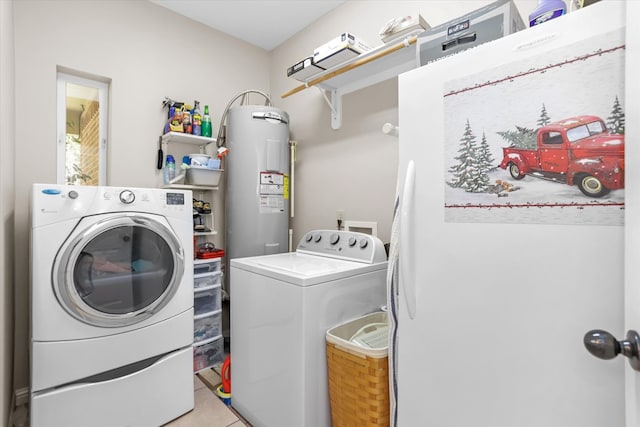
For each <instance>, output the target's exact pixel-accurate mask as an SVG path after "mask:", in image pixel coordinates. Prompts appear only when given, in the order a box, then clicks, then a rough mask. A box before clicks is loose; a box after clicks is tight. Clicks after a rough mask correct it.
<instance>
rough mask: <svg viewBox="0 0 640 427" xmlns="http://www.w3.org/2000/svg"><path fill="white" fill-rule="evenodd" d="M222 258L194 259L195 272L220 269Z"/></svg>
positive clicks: (201, 272)
mask: <svg viewBox="0 0 640 427" xmlns="http://www.w3.org/2000/svg"><path fill="white" fill-rule="evenodd" d="M221 262H222V261H221V259H220V258H211V259H196V260H194V261H193V274H203V273H213V272H215V271H220V270H221V268H220V265H221Z"/></svg>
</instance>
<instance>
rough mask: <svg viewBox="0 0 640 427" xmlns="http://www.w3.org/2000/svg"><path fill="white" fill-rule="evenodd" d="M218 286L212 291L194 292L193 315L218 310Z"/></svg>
mask: <svg viewBox="0 0 640 427" xmlns="http://www.w3.org/2000/svg"><path fill="white" fill-rule="evenodd" d="M220 303H221V301H220V285H218V286H216V287H215V288H213V289H206V290H203V291H195V292H194V293H193V314H194V315H195V316H199V315H201V314H205V313H209V314H211V313H213V312H214V311H217V310H220Z"/></svg>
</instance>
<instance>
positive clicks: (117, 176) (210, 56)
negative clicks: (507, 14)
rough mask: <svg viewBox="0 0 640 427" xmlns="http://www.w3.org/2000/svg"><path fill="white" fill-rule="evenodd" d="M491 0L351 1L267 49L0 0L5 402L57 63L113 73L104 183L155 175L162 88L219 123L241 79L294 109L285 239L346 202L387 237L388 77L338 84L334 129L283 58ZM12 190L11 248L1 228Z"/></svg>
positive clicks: (153, 20) (50, 150) (126, 13)
mask: <svg viewBox="0 0 640 427" xmlns="http://www.w3.org/2000/svg"><path fill="white" fill-rule="evenodd" d="M489 2H490V1H484V0H478V1H472V0H459V1H454V0H444V1H348V2H347V3H345V4H344V5H342V6H341V7H339V8H338V9H336V10H334V11H333V12H331V13H329V14H327V15H325V16H324V17H322V18H321V19H320V20H318V21H317V22H316V23H314V24H313V25H311V26H310V27H308V28H307V29H305V30H304V31H302V32H301V33H300V34H298V35H296V36H295V37H293V38H292V39H290V40H288V41H287V42H285V43H284V44H283V45H281V46H279V47H278V48H276V49H275V50H273V51H272V52H265V51H263V50H261V49H258V48H255V47H252V46H250V45H248V44H246V43H244V42H241V41H239V40H237V39H234V38H231V37H229V36H226V35H224V34H222V33H219V32H216V31H214V30H211V29H208V28H205V27H204V26H202V25H201V24H198V23H195V22H193V21H189V20H187V19H186V18H182V17H180V16H178V15H175V14H173V13H172V12H170V11H168V10H166V9H164V8H161V7H159V6H156V5H154V4H152V3H149V2H146V1H142V0H137V1H129V2H120V1H118V2H114V1H111V0H105V1H93V0H92V1H88V0H87V1H83V2H78V1H60V0H48V1H44V0H41V1H33V0H15V1H14V2H13V3H12V2H7V1H2V0H0V12H2V30H1V34H0V37H1V39H2V64H3V68H2V72H3V74H2V89H3V91H2V94H3V96H2V104H1V107H2V113H3V114H1V115H0V120H1V122H0V123H2V126H0V131H1V132H2V134H1V135H2V145H1V146H0V150H1V151H0V169H2V184H1V185H0V198H2V207H3V208H2V211H0V212H1V213H2V218H3V223H2V227H0V233H1V236H2V238H3V241H4V242H5V246H6V245H9V248H10V250H9V251H8V252H9V253H4V254H3V256H2V257H0V263H3V265H2V267H4V268H3V271H4V272H5V273H4V275H3V276H2V279H1V280H2V282H1V283H0V289H3V294H4V296H5V299H4V300H3V302H2V304H3V306H2V309H3V310H5V311H3V312H2V316H0V339H1V340H2V341H3V343H4V345H5V348H7V347H8V348H9V350H5V351H3V352H2V356H1V357H2V360H1V361H0V367H1V368H2V369H3V375H2V378H3V380H2V389H1V390H0V400H2V401H3V409H4V408H6V407H7V404H8V399H9V397H10V395H11V392H12V391H11V387H12V386H11V384H10V379H9V378H10V376H11V372H10V369H9V366H10V363H11V354H12V351H11V350H10V348H11V344H10V342H11V335H12V328H13V325H12V314H11V304H10V302H9V301H12V297H11V295H12V294H13V288H12V286H13V282H14V280H13V278H12V276H11V275H10V271H11V266H12V265H13V263H15V312H16V315H15V330H16V343H15V358H16V363H15V373H16V381H15V387H17V388H19V387H24V386H27V385H28V382H29V378H28V331H29V329H28V298H29V295H28V285H29V282H28V235H29V230H28V224H29V222H28V212H29V211H28V209H29V192H30V186H31V184H32V183H34V182H54V181H55V163H54V162H53V161H51V162H43V161H41V160H40V161H38V160H37V159H53V158H54V157H55V150H56V148H55V147H56V145H55V141H56V128H55V126H56V114H55V113H56V111H55V109H56V102H55V97H56V93H55V90H56V85H55V75H56V66H63V67H67V68H71V69H75V70H79V71H83V72H87V73H90V74H94V75H97V76H102V77H105V78H108V79H110V80H111V93H110V117H109V120H110V128H109V141H110V147H109V171H108V173H109V180H108V184H109V185H127V186H140V187H154V186H158V185H160V183H161V176H160V175H159V173H158V171H156V170H155V163H156V152H157V140H158V135H159V133H160V131H161V129H162V123H163V119H164V117H165V116H164V114H165V112H164V111H163V110H161V101H162V99H163V97H164V96H169V97H171V98H174V99H177V100H183V101H187V102H191V101H193V100H194V99H198V100H199V101H201V103H202V105H204V104H209V105H210V108H211V110H212V113H213V122H214V123H213V124H214V134H215V133H216V132H217V127H218V123H219V120H220V115H221V114H222V111H223V109H224V107H225V106H226V104H227V103H228V102H229V101H230V100H231V99H232V98H233V97H234V96H235V95H237V94H238V93H240V92H241V91H243V90H246V89H257V90H261V91H270V92H271V94H272V98H273V102H274V105H276V106H277V107H280V108H283V109H284V110H286V111H287V112H288V113H289V114H290V116H291V134H292V138H293V139H296V140H297V141H298V143H299V150H298V161H297V166H296V199H295V200H296V204H295V213H296V216H295V219H294V221H293V228H294V238H293V241H294V242H297V241H298V240H299V239H300V237H301V236H302V234H303V233H305V232H306V231H308V230H310V229H317V228H334V227H335V225H336V221H335V220H336V211H337V210H343V211H344V212H345V215H346V219H351V220H365V221H377V222H378V232H379V236H380V237H381V238H382V240H383V241H385V242H386V241H388V240H389V234H390V228H391V220H392V205H393V200H394V195H395V186H396V174H397V140H396V139H395V138H393V137H389V136H385V135H383V134H382V133H381V127H382V125H383V124H384V123H385V122H391V123H394V124H397V123H398V117H397V116H398V111H397V96H398V95H397V87H396V82H397V80H396V79H391V80H389V81H387V82H383V83H379V84H377V85H374V86H371V87H369V88H366V89H362V90H360V91H357V92H354V93H352V94H349V95H346V96H345V97H344V98H343V125H342V128H341V129H339V130H332V129H331V126H330V115H329V107H328V106H327V105H326V103H325V101H324V99H323V98H322V95H321V94H320V92H319V91H318V90H317V89H315V88H310V89H307V90H305V91H303V92H301V93H298V94H296V95H293V96H291V97H289V98H286V99H281V98H280V95H281V94H282V93H284V92H286V91H287V90H289V89H291V88H293V87H295V86H297V85H298V82H297V81H296V80H293V79H290V78H287V77H286V69H287V67H288V66H290V65H292V64H294V63H296V62H298V61H299V60H300V59H302V58H304V57H306V56H309V55H310V54H311V53H312V52H313V49H314V48H315V47H317V46H319V45H321V44H323V43H324V42H326V41H328V40H329V39H331V38H333V37H334V36H336V35H338V34H340V33H341V32H343V31H350V32H353V33H355V34H357V35H358V36H359V37H362V38H363V39H364V40H366V41H368V42H369V43H370V44H371V45H373V46H377V45H379V44H381V42H380V39H379V37H378V30H379V29H380V27H382V25H383V24H384V23H385V22H386V21H388V20H389V19H391V18H395V17H398V16H403V15H410V14H416V13H420V14H422V16H423V17H424V18H425V19H426V20H427V21H428V22H429V23H430V24H431V25H432V26H435V25H438V24H440V23H442V22H446V21H448V20H450V19H453V18H455V17H456V16H460V15H461V14H463V13H466V12H468V11H471V10H474V9H477V8H478V7H480V6H482V5H484V4H487V3H489ZM536 3H537V0H516V4H517V5H518V7H519V8H520V10H521V11H522V14H523V15H525V14H526V13H528V12H529V11H530V10H533V9H534V8H535V5H536ZM12 5H13V12H14V15H15V21H14V23H13V29H15V102H14V100H13V98H11V97H10V96H9V97H7V96H5V94H6V93H7V91H6V90H5V89H7V88H11V87H13V85H12V81H11V79H10V78H12V75H11V70H10V69H11V64H9V66H8V70H9V71H7V70H6V69H5V68H6V67H5V62H6V61H9V63H10V62H11V54H10V53H9V52H8V50H12V48H13V43H12V41H11V38H12V36H13V32H12V27H11V25H10V22H7V19H6V18H5V15H6V13H7V12H9V14H10V12H11V8H12ZM5 24H7V25H5ZM6 36H8V37H6ZM5 47H6V48H7V49H5ZM7 73H8V74H7ZM5 75H7V76H6V77H5ZM7 77H9V79H8V78H7ZM260 101H261V100H259V99H256V102H260ZM13 111H16V112H19V113H16V115H15V124H16V125H15V145H14V143H13V130H12V129H13V127H12V126H11V124H12V123H13V120H12V113H13ZM5 125H6V126H5ZM191 150H193V149H191ZM14 151H15V164H16V165H17V166H16V168H15V202H13V200H14V186H13V182H14V181H13V169H12V167H13V164H14V163H13V162H12V161H10V160H8V159H12V158H13V152H14ZM187 152H192V151H189V149H188V148H186V149H184V148H183V152H174V154H177V155H179V156H181V155H182V154H186V153H187ZM35 153H38V155H37V157H36V156H35ZM218 197H221V195H219V196H218ZM5 202H7V203H5ZM14 204H15V257H14V256H13V254H12V253H11V249H13V246H12V243H11V242H12V241H11V240H10V238H11V235H12V233H13V230H14V229H13V227H12V224H11V223H10V222H11V221H13V216H12V213H13V209H12V208H13V205H14ZM214 209H215V211H214V212H215V213H216V215H217V216H216V223H217V224H221V223H222V221H221V216H222V212H221V206H220V204H219V203H218V204H216V203H215V202H214ZM7 219H8V220H9V223H7V222H6V220H7ZM221 239H222V236H221V235H220V236H218V237H217V238H216V244H218V245H222V243H223V242H222V240H221ZM7 298H9V299H7ZM5 373H6V374H7V375H4V374H5ZM2 414H3V412H2V411H0V415H2ZM5 419H6V417H5Z"/></svg>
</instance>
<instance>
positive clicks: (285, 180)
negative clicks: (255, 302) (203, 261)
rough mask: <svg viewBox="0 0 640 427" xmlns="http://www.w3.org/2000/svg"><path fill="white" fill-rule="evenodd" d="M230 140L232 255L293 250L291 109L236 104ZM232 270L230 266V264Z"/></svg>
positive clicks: (229, 247) (230, 113)
mask: <svg viewBox="0 0 640 427" xmlns="http://www.w3.org/2000/svg"><path fill="white" fill-rule="evenodd" d="M226 145H227V147H228V148H229V155H228V156H227V158H226V172H227V176H226V184H227V191H226V206H227V209H226V225H227V235H226V261H227V266H228V265H229V260H231V259H233V258H243V257H248V256H257V255H268V254H275V253H280V252H286V251H287V250H288V246H289V244H288V242H289V237H288V235H289V232H288V230H289V115H288V114H287V113H286V112H284V111H282V110H280V109H278V108H274V107H270V106H260V105H241V106H236V107H233V108H230V109H229V111H228V117H227V130H226ZM227 271H229V269H227Z"/></svg>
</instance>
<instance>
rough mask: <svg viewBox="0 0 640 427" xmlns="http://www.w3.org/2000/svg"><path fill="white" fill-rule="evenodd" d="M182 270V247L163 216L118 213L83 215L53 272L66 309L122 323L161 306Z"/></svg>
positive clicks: (96, 320) (88, 318) (95, 320)
mask: <svg viewBox="0 0 640 427" xmlns="http://www.w3.org/2000/svg"><path fill="white" fill-rule="evenodd" d="M102 216H105V215H102ZM102 216H101V217H102ZM183 272H184V250H183V248H182V246H181V244H180V240H179V239H178V238H177V237H176V235H175V233H174V232H173V230H172V229H171V227H170V225H169V224H168V223H167V221H166V219H165V218H164V217H161V216H158V215H145V214H140V213H118V214H115V215H114V214H110V215H107V216H106V218H104V219H97V218H96V217H85V218H82V220H81V221H80V222H79V223H78V226H77V227H76V228H75V231H74V232H73V233H72V234H71V235H70V236H69V238H68V239H67V240H66V241H65V243H64V244H63V245H62V247H61V249H60V251H59V252H58V255H57V256H56V260H55V262H54V265H53V271H52V276H53V288H54V292H55V294H56V297H57V299H58V301H59V302H60V304H61V305H62V306H63V307H64V308H65V310H66V311H67V312H69V314H71V315H72V316H74V317H75V318H77V319H79V320H81V321H83V322H85V323H88V324H90V325H95V326H101V327H121V326H127V325H133V324H135V323H139V322H142V321H143V320H145V319H148V318H149V317H151V316H153V315H154V314H155V313H157V312H158V311H159V310H160V309H162V307H164V306H165V305H166V304H167V303H168V302H169V301H170V300H171V298H172V297H173V295H174V294H175V292H176V290H177V288H178V286H179V285H180V282H181V278H182V273H183Z"/></svg>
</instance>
